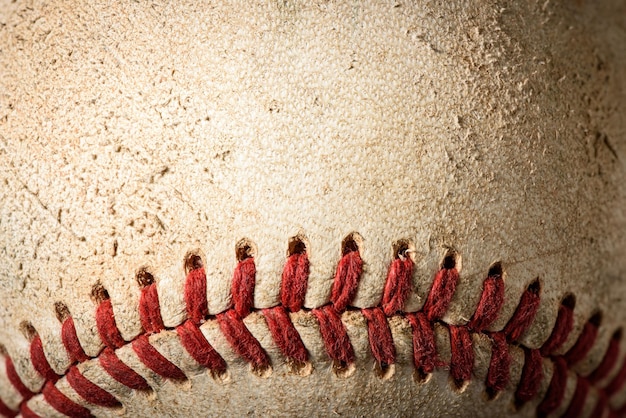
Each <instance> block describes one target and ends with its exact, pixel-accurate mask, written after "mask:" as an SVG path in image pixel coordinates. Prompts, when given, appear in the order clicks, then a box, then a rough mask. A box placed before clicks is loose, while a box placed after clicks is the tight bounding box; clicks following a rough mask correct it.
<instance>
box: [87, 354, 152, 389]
mask: <svg viewBox="0 0 626 418" xmlns="http://www.w3.org/2000/svg"><path fill="white" fill-rule="evenodd" d="M98 357H99V361H100V365H101V366H102V368H103V369H104V370H105V371H106V372H107V373H108V374H109V375H110V376H111V377H112V378H113V379H115V380H117V381H118V382H120V383H121V384H123V385H124V386H127V387H129V388H131V389H135V390H150V386H149V385H148V382H146V379H144V378H143V377H141V376H140V375H139V374H137V372H135V371H134V370H133V369H131V368H130V367H128V366H127V365H126V364H124V363H123V362H122V361H121V360H120V359H119V358H118V357H117V355H116V354H115V352H114V351H113V350H111V349H110V348H108V347H107V348H105V349H104V350H102V352H101V353H100V355H99V356H98Z"/></svg>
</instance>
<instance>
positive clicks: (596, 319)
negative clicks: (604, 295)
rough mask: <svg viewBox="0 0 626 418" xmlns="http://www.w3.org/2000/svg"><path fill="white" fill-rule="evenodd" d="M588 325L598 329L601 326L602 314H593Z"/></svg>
mask: <svg viewBox="0 0 626 418" xmlns="http://www.w3.org/2000/svg"><path fill="white" fill-rule="evenodd" d="M589 323H590V324H592V325H594V326H595V327H596V328H600V324H602V312H596V313H595V314H593V316H592V317H591V318H589Z"/></svg>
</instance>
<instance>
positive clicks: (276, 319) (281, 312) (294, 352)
mask: <svg viewBox="0 0 626 418" xmlns="http://www.w3.org/2000/svg"><path fill="white" fill-rule="evenodd" d="M263 316H265V320H266V321H267V326H268V328H269V330H270V333H271V334H272V338H273V339H274V341H275V342H276V345H278V348H279V349H280V351H281V353H283V355H284V356H285V357H286V358H287V359H288V360H289V361H292V362H294V363H296V364H298V365H304V364H305V363H306V362H307V361H308V360H309V352H308V351H306V348H305V347H304V343H303V342H302V338H300V334H299V333H298V331H297V330H296V328H295V327H294V326H293V323H292V322H291V319H290V318H289V315H288V314H287V311H286V310H285V308H283V307H282V306H276V307H274V308H268V309H263Z"/></svg>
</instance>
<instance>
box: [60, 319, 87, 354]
mask: <svg viewBox="0 0 626 418" xmlns="http://www.w3.org/2000/svg"><path fill="white" fill-rule="evenodd" d="M61 340H62V341H63V346H64V347H65V351H67V354H68V355H69V356H70V361H71V362H72V363H82V362H83V361H87V360H89V356H87V354H86V353H85V350H84V349H83V347H82V345H80V341H79V340H78V335H76V328H75V327H74V319H73V318H72V317H71V316H70V317H68V318H67V319H66V320H65V321H63V325H61Z"/></svg>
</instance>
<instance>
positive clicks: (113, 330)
mask: <svg viewBox="0 0 626 418" xmlns="http://www.w3.org/2000/svg"><path fill="white" fill-rule="evenodd" d="M96 325H97V326H98V334H100V338H101V339H102V342H103V343H104V345H106V346H107V347H109V348H111V349H113V350H115V349H117V348H120V347H122V346H123V345H124V344H126V341H124V339H123V338H122V336H121V335H120V330H119V329H117V324H116V323H115V316H114V315H113V305H111V299H105V300H103V301H102V302H100V304H99V305H98V309H97V310H96Z"/></svg>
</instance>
